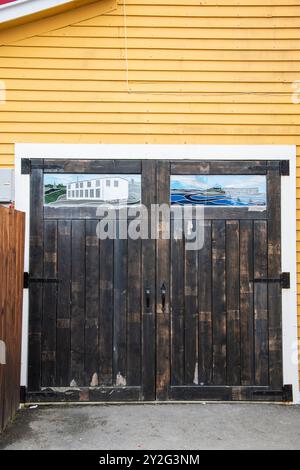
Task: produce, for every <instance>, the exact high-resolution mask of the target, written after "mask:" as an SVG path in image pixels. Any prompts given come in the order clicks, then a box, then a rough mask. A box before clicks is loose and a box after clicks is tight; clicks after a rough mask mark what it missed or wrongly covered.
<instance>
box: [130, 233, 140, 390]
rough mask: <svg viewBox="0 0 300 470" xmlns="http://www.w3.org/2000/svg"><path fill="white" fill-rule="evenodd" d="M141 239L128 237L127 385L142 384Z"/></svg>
mask: <svg viewBox="0 0 300 470" xmlns="http://www.w3.org/2000/svg"><path fill="white" fill-rule="evenodd" d="M141 249H142V243H141V240H140V239H139V240H132V239H131V238H129V239H128V293H127V295H128V299H127V309H128V311H127V372H126V378H127V385H129V386H138V385H141V366H142V364H141V359H142V351H141V320H142V315H141V312H142V308H141V301H142V295H141V294H142V292H141V290H142V283H141V276H142V270H141V257H142V253H141Z"/></svg>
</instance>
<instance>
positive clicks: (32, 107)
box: [1, 96, 300, 175]
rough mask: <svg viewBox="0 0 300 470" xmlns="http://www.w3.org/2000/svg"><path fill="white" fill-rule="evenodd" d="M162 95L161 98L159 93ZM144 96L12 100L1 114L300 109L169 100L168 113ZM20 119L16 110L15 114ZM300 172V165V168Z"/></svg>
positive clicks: (270, 112) (239, 112) (229, 112)
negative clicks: (117, 98)
mask: <svg viewBox="0 0 300 470" xmlns="http://www.w3.org/2000/svg"><path fill="white" fill-rule="evenodd" d="M158 99H160V98H159V97H158ZM142 100H143V97H142V96H141V97H140V99H139V101H138V102H134V101H126V97H124V101H118V102H113V101H108V102H105V101H103V102H101V103H97V102H91V103H87V102H74V101H71V102H70V101H63V102H59V101H57V102H55V101H40V102H39V101H30V102H27V101H8V102H7V103H6V104H5V106H4V105H3V106H2V112H1V116H2V118H3V116H4V113H5V112H7V113H8V112H9V113H11V112H12V111H14V112H18V116H20V113H22V114H25V112H26V113H27V112H28V113H32V112H34V113H36V112H40V113H41V112H47V113H55V114H57V113H78V111H79V112H80V113H87V114H89V113H98V115H99V114H100V115H101V113H129V107H130V113H129V114H131V113H160V114H165V115H166V116H168V117H169V116H173V115H174V114H175V115H176V114H178V113H182V114H184V115H192V114H201V115H207V114H213V115H218V114H223V115H224V117H225V116H227V115H229V117H230V115H235V114H236V115H242V114H244V115H248V116H251V115H254V116H258V115H276V116H279V115H280V116H287V115H293V116H297V117H298V116H299V114H298V113H297V111H298V108H297V106H295V105H294V104H292V103H290V104H279V103H278V104H270V103H267V104H261V103H255V104H250V103H247V104H244V103H217V104H216V103H196V102H193V103H182V102H168V104H167V106H168V112H167V113H166V104H165V103H162V102H160V101H158V102H155V101H151V102H149V101H148V102H147V101H142ZM13 116H14V119H16V114H13ZM297 171H299V175H300V168H297Z"/></svg>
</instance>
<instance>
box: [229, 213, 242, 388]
mask: <svg viewBox="0 0 300 470" xmlns="http://www.w3.org/2000/svg"><path fill="white" fill-rule="evenodd" d="M239 228H240V227H239V222H238V221H236V220H234V221H233V220H229V221H227V222H226V299H227V384H228V385H240V383H241V330H240V280H239V274H240V249H239V248H240V246H239V245H240V234H239Z"/></svg>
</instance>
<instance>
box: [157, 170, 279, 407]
mask: <svg viewBox="0 0 300 470" xmlns="http://www.w3.org/2000/svg"><path fill="white" fill-rule="evenodd" d="M188 175H193V176H198V177H199V176H202V177H204V178H206V179H208V177H209V176H212V175H220V177H222V176H224V175H225V176H226V175H228V177H229V178H230V175H231V177H232V178H235V177H236V176H237V175H241V176H242V175H244V176H243V178H244V179H245V181H246V180H247V177H248V178H252V177H253V176H254V175H261V176H262V177H263V178H265V184H266V199H267V200H266V205H265V207H264V208H263V207H261V206H255V205H254V204H252V205H251V206H250V207H243V205H242V203H241V202H240V204H241V205H237V206H234V207H233V206H230V205H228V206H227V205H224V207H221V206H219V205H218V204H219V203H217V204H216V206H213V203H211V205H207V206H205V209H204V214H205V220H204V227H203V230H204V243H203V248H202V249H200V250H198V251H191V250H189V251H187V250H186V249H185V247H186V240H185V239H184V238H183V239H180V237H177V236H176V234H175V236H174V231H173V234H172V233H171V239H170V240H158V242H157V397H158V399H160V400H166V399H169V400H282V397H283V378H282V324H281V316H282V311H281V281H280V275H281V248H280V245H281V240H280V237H281V235H280V233H281V226H280V213H281V209H280V180H281V176H280V162H267V161H256V162H254V161H253V162H217V161H215V162H203V161H200V162H196V161H193V162H187V161H182V162H179V161H177V162H167V161H161V162H158V185H157V187H158V202H159V203H168V202H169V199H170V190H171V189H170V180H171V179H172V178H175V180H176V178H179V180H180V178H181V179H182V181H185V180H186V177H187V176H188ZM235 179H236V178H235ZM262 181H263V180H262ZM179 183H180V181H179ZM218 191H219V188H218V187H217V188H215V193H216V197H219V196H218ZM251 191H252V192H253V193H254V195H253V196H251V197H258V196H257V194H256V193H255V189H249V191H248V192H250V193H251ZM179 192H180V191H179ZM181 193H182V192H181ZM237 193H238V191H237ZM240 193H241V194H242V195H245V194H246V193H247V191H246V192H245V189H244V190H243V189H241V190H240ZM208 194H209V193H208ZM227 202H228V201H227ZM221 203H224V201H223V202H222V201H221ZM229 203H230V201H229ZM193 224H195V221H194V220H193ZM172 230H174V224H173V225H172V223H171V232H172ZM268 279H269V281H268ZM161 286H163V287H164V288H165V292H166V294H165V297H166V300H165V308H164V309H162V292H161V291H160V288H161Z"/></svg>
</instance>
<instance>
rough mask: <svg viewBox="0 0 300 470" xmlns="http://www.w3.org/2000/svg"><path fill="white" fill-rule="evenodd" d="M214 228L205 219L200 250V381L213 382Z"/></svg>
mask: <svg viewBox="0 0 300 470" xmlns="http://www.w3.org/2000/svg"><path fill="white" fill-rule="evenodd" d="M211 238H212V228H211V221H210V220H205V221H204V244H203V247H202V248H201V250H199V261H198V263H199V294H198V302H199V383H200V384H203V385H211V384H212V383H213V354H212V353H213V344H212V340H213V339H212V240H211Z"/></svg>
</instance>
